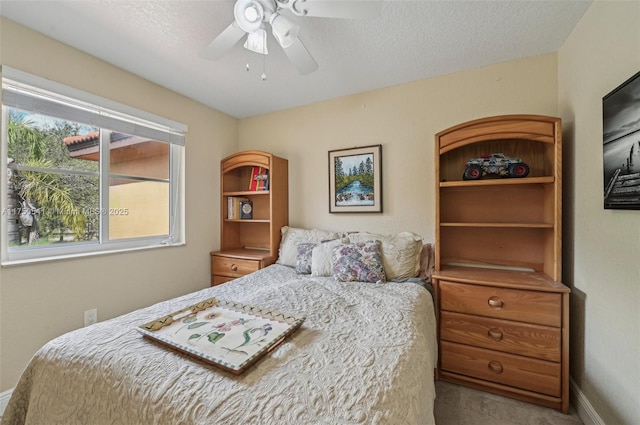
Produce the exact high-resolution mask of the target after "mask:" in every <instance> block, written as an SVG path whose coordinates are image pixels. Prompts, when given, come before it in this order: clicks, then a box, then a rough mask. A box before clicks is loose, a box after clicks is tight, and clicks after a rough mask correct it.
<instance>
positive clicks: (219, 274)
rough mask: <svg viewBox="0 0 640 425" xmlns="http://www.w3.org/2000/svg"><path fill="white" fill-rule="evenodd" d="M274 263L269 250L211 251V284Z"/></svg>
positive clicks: (222, 281)
mask: <svg viewBox="0 0 640 425" xmlns="http://www.w3.org/2000/svg"><path fill="white" fill-rule="evenodd" d="M272 263H273V258H272V257H271V255H270V254H269V251H262V250H250V249H236V250H229V251H216V252H212V253H211V286H215V285H220V284H222V283H225V282H228V281H230V280H233V279H235V278H237V277H241V276H244V275H246V274H249V273H253V272H255V271H256V270H260V269H261V268H263V267H266V266H268V265H269V264H272Z"/></svg>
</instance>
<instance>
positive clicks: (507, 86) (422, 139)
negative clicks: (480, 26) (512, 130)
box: [239, 54, 558, 241]
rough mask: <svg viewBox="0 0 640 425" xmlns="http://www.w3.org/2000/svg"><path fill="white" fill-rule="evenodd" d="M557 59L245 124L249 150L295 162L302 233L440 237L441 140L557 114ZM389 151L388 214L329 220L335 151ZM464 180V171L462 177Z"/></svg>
mask: <svg viewBox="0 0 640 425" xmlns="http://www.w3.org/2000/svg"><path fill="white" fill-rule="evenodd" d="M556 76H557V67H556V55H555V54H548V55H544V56H539V57H534V58H528V59H523V60H518V61H513V62H508V63H502V64H498V65H494V66H489V67H486V68H482V69H476V70H472V71H467V72H461V73H457V74H452V75H447V76H443V77H439V78H432V79H427V80H421V81H417V82H413V83H410V84H404V85H399V86H394V87H389V88H385V89H381V90H375V91H371V92H367V93H362V94H357V95H353V96H348V97H343V98H338V99H333V100H329V101H326V102H322V103H318V104H314V105H309V106H303V107H299V108H295V109H290V110H286V111H282V112H276V113H272V114H267V115H261V116H258V117H254V118H249V119H244V120H242V121H240V139H239V140H240V145H239V148H240V149H265V150H267V151H271V152H273V153H274V154H276V155H280V156H283V157H285V158H287V159H289V176H291V178H290V181H289V205H290V209H289V222H290V224H291V225H292V226H301V227H317V228H322V229H332V230H356V229H357V230H370V231H380V232H387V233H395V232H399V231H404V230H409V231H413V232H416V233H418V234H420V235H421V236H423V237H424V238H425V239H427V240H429V241H433V239H434V223H435V219H434V212H435V205H434V191H435V187H434V185H435V182H434V169H433V166H434V134H435V133H437V132H438V131H440V130H444V129H445V128H447V127H450V126H452V125H455V124H458V123H461V122H464V121H467V120H471V119H475V118H481V117H485V116H491V115H500V114H518V113H523V114H542V115H556V114H557V101H556V99H557V90H558V87H557V78H556ZM375 144H381V145H382V174H383V176H382V190H383V209H384V212H383V213H382V214H329V212H328V210H329V204H328V202H329V200H328V197H329V195H328V193H329V192H328V191H329V189H328V180H329V176H328V171H327V170H328V151H329V150H333V149H344V148H350V147H354V146H366V145H375ZM460 172H462V170H461V171H460Z"/></svg>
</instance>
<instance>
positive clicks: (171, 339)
mask: <svg viewBox="0 0 640 425" xmlns="http://www.w3.org/2000/svg"><path fill="white" fill-rule="evenodd" d="M304 319H305V318H304V316H294V315H292V314H288V313H282V312H280V311H277V310H272V309H267V308H262V307H257V306H250V305H244V304H241V303H236V302H233V301H223V300H218V299H216V298H209V299H206V300H204V301H201V302H199V303H197V304H194V305H192V306H189V307H186V308H183V309H182V310H179V311H176V312H174V313H171V314H169V315H167V316H164V317H161V318H159V319H157V320H154V321H152V322H149V323H145V324H144V325H141V326H139V327H138V328H136V330H137V331H139V332H140V333H141V334H142V335H143V336H145V337H147V338H150V339H151V340H154V341H156V342H158V343H160V344H162V345H165V346H167V347H170V348H172V349H174V350H177V351H180V352H182V353H185V354H187V355H190V356H193V357H194V358H197V359H200V360H202V361H205V362H207V363H209V364H212V365H214V366H217V367H220V368H222V369H225V370H227V371H229V372H231V373H233V374H236V375H239V374H241V373H242V372H244V371H245V370H246V369H247V368H248V367H249V366H250V365H252V364H253V363H254V362H256V361H257V360H258V359H259V358H261V357H262V356H264V355H265V354H267V353H268V352H269V351H271V350H272V349H274V348H275V347H276V346H277V345H278V344H280V343H281V342H282V341H283V340H284V339H285V338H286V337H287V336H289V335H291V334H292V333H293V332H294V331H295V330H296V329H298V328H299V327H300V326H301V325H302V322H304Z"/></svg>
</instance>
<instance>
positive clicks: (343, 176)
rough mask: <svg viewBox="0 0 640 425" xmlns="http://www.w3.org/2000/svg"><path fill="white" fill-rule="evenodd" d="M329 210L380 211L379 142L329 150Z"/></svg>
mask: <svg viewBox="0 0 640 425" xmlns="http://www.w3.org/2000/svg"><path fill="white" fill-rule="evenodd" d="M329 212H330V213H346V212H349V213H354V212H374V213H381V212H382V145H373V146H363V147H357V148H351V149H342V150H333V151H329Z"/></svg>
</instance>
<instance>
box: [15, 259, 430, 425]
mask: <svg viewBox="0 0 640 425" xmlns="http://www.w3.org/2000/svg"><path fill="white" fill-rule="evenodd" d="M211 296H216V297H218V298H219V299H229V300H234V301H239V302H242V303H245V304H255V305H259V306H263V307H269V308H274V309H278V310H281V311H285V312H290V313H294V314H299V315H303V316H306V320H305V322H304V323H303V325H302V327H301V328H300V329H299V330H297V331H296V332H295V333H294V334H293V335H292V336H290V337H288V338H287V339H286V340H285V342H284V343H283V344H281V345H280V346H278V348H276V349H275V350H273V351H272V352H271V353H268V354H267V355H266V356H265V357H264V358H263V359H261V360H259V361H258V362H257V363H256V364H254V365H253V366H251V367H250V368H249V369H248V370H247V371H246V372H244V373H243V374H242V375H239V376H235V375H232V374H230V373H227V372H225V371H223V370H221V369H219V368H216V367H215V366H211V365H208V364H205V363H202V362H199V361H195V360H192V359H191V358H189V357H188V356H186V355H183V354H180V353H177V352H175V351H173V350H170V349H168V348H164V347H161V346H159V345H156V344H154V343H152V342H151V341H149V340H148V339H146V338H143V337H142V335H141V334H140V333H138V332H137V331H136V330H135V328H136V327H138V326H139V325H141V324H143V323H146V322H149V321H151V320H154V319H157V318H159V317H161V316H164V315H166V314H169V313H171V312H173V311H176V310H179V309H181V308H183V307H186V306H189V305H191V304H194V303H196V302H198V301H200V300H202V299H205V298H208V297H211ZM436 353H437V350H436V326H435V316H434V311H433V302H432V298H431V295H430V294H429V292H428V291H426V290H425V289H424V288H422V287H420V286H418V285H416V284H415V283H386V284H371V283H341V282H337V281H335V280H334V279H333V278H311V277H302V278H301V277H300V276H298V275H296V274H295V272H294V270H293V269H291V268H289V267H285V266H281V265H272V266H269V267H267V268H266V269H263V270H260V271H258V272H256V273H254V274H251V275H249V276H245V277H243V278H241V279H236V280H235V281H233V282H230V283H228V284H225V285H221V286H217V287H215V288H208V289H205V290H202V291H199V292H195V293H192V294H189V295H186V296H183V297H179V298H175V299H172V300H169V301H166V302H162V303H159V304H156V305H153V306H151V307H148V308H144V309H141V310H137V311H134V312H132V313H129V314H126V315H124V316H120V317H117V318H115V319H112V320H108V321H105V322H100V323H97V324H95V325H93V326H89V327H86V328H82V329H79V330H77V331H74V332H71V333H68V334H65V335H63V336H61V337H59V338H56V339H54V340H53V341H51V342H49V343H48V344H46V345H45V346H44V347H43V348H42V349H40V350H39V351H38V353H37V354H36V355H35V356H34V358H33V359H32V361H31V362H30V364H29V365H28V367H27V369H26V370H25V372H24V374H23V375H22V377H21V379H20V382H19V384H18V385H17V386H16V388H15V390H14V392H13V395H12V398H11V400H10V403H9V405H8V407H7V409H6V410H5V415H4V417H3V418H2V425H17V424H28V425H56V424H64V425H75V424H83V425H101V424H123V425H145V424H149V425H151V424H154V425H160V424H167V425H178V424H187V425H189V424H202V425H204V424H207V425H209V424H212V425H213V424H233V425H249V424H251V425H254V424H255V425H272V424H273V425H284V424H292V425H293V424H295V425H305V424H312V425H315V424H335V425H347V424H389V425H404V424H414V425H429V424H434V420H433V400H434V398H435V388H434V382H433V369H434V366H435V364H436V355H437V354H436Z"/></svg>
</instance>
